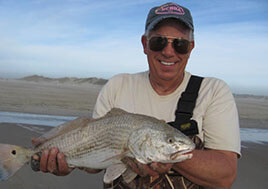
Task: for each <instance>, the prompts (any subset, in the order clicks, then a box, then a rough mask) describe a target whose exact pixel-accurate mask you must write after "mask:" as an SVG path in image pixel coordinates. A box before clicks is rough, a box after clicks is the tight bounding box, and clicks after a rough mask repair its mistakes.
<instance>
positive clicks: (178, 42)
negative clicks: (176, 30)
mask: <svg viewBox="0 0 268 189" xmlns="http://www.w3.org/2000/svg"><path fill="white" fill-rule="evenodd" d="M173 47H174V49H175V50H176V52H177V53H180V54H187V53H188V51H189V47H190V42H189V41H188V40H186V39H174V41H173Z"/></svg>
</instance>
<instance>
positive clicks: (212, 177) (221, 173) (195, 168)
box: [173, 149, 237, 188]
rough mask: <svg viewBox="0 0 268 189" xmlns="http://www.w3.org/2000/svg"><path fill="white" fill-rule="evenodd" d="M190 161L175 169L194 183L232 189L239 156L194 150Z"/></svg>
mask: <svg viewBox="0 0 268 189" xmlns="http://www.w3.org/2000/svg"><path fill="white" fill-rule="evenodd" d="M192 153H193V157H192V159H190V160H186V161H183V162H179V163H177V164H175V165H174V166H173V168H174V169H175V170H176V171H178V172H179V173H180V174H182V175H183V176H185V177H186V178H188V179H189V180H191V181H192V182H194V183H196V184H199V185H202V186H209V187H212V188H230V187H231V185H232V184H233V182H234V180H235V178H236V172H237V154H236V153H234V152H230V151H223V150H210V149H206V150H194V151H193V152H192Z"/></svg>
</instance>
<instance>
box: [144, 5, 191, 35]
mask: <svg viewBox="0 0 268 189" xmlns="http://www.w3.org/2000/svg"><path fill="white" fill-rule="evenodd" d="M167 18H175V19H178V20H179V21H181V22H182V23H184V24H185V25H186V26H187V27H188V28H190V29H192V30H194V25H193V18H192V15H191V13H190V11H189V10H188V9H187V8H185V7H183V6H180V5H178V4H176V3H166V4H164V5H161V6H157V7H153V8H152V9H151V10H150V12H149V14H148V16H147V20H146V25H145V31H146V32H147V31H151V30H152V29H153V28H154V27H155V26H156V24H158V23H159V22H160V21H162V20H164V19H167Z"/></svg>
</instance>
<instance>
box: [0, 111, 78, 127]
mask: <svg viewBox="0 0 268 189" xmlns="http://www.w3.org/2000/svg"><path fill="white" fill-rule="evenodd" d="M75 118H76V117H72V116H54V115H41V114H28V113H19V112H0V122H6V123H24V124H34V125H46V126H52V127H55V126H58V125H60V124H62V123H64V122H66V121H70V120H73V119H75Z"/></svg>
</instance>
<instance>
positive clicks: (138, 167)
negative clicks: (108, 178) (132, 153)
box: [122, 158, 158, 177]
mask: <svg viewBox="0 0 268 189" xmlns="http://www.w3.org/2000/svg"><path fill="white" fill-rule="evenodd" d="M122 161H123V162H124V163H125V164H127V165H128V166H129V167H130V168H131V169H132V170H133V171H134V172H136V173H137V174H138V175H140V176H141V177H144V176H147V175H148V174H149V175H150V176H157V175H158V173H157V172H156V171H154V170H152V168H150V166H148V165H146V164H142V163H139V162H138V161H137V160H135V159H132V158H124V159H123V160H122Z"/></svg>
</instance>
